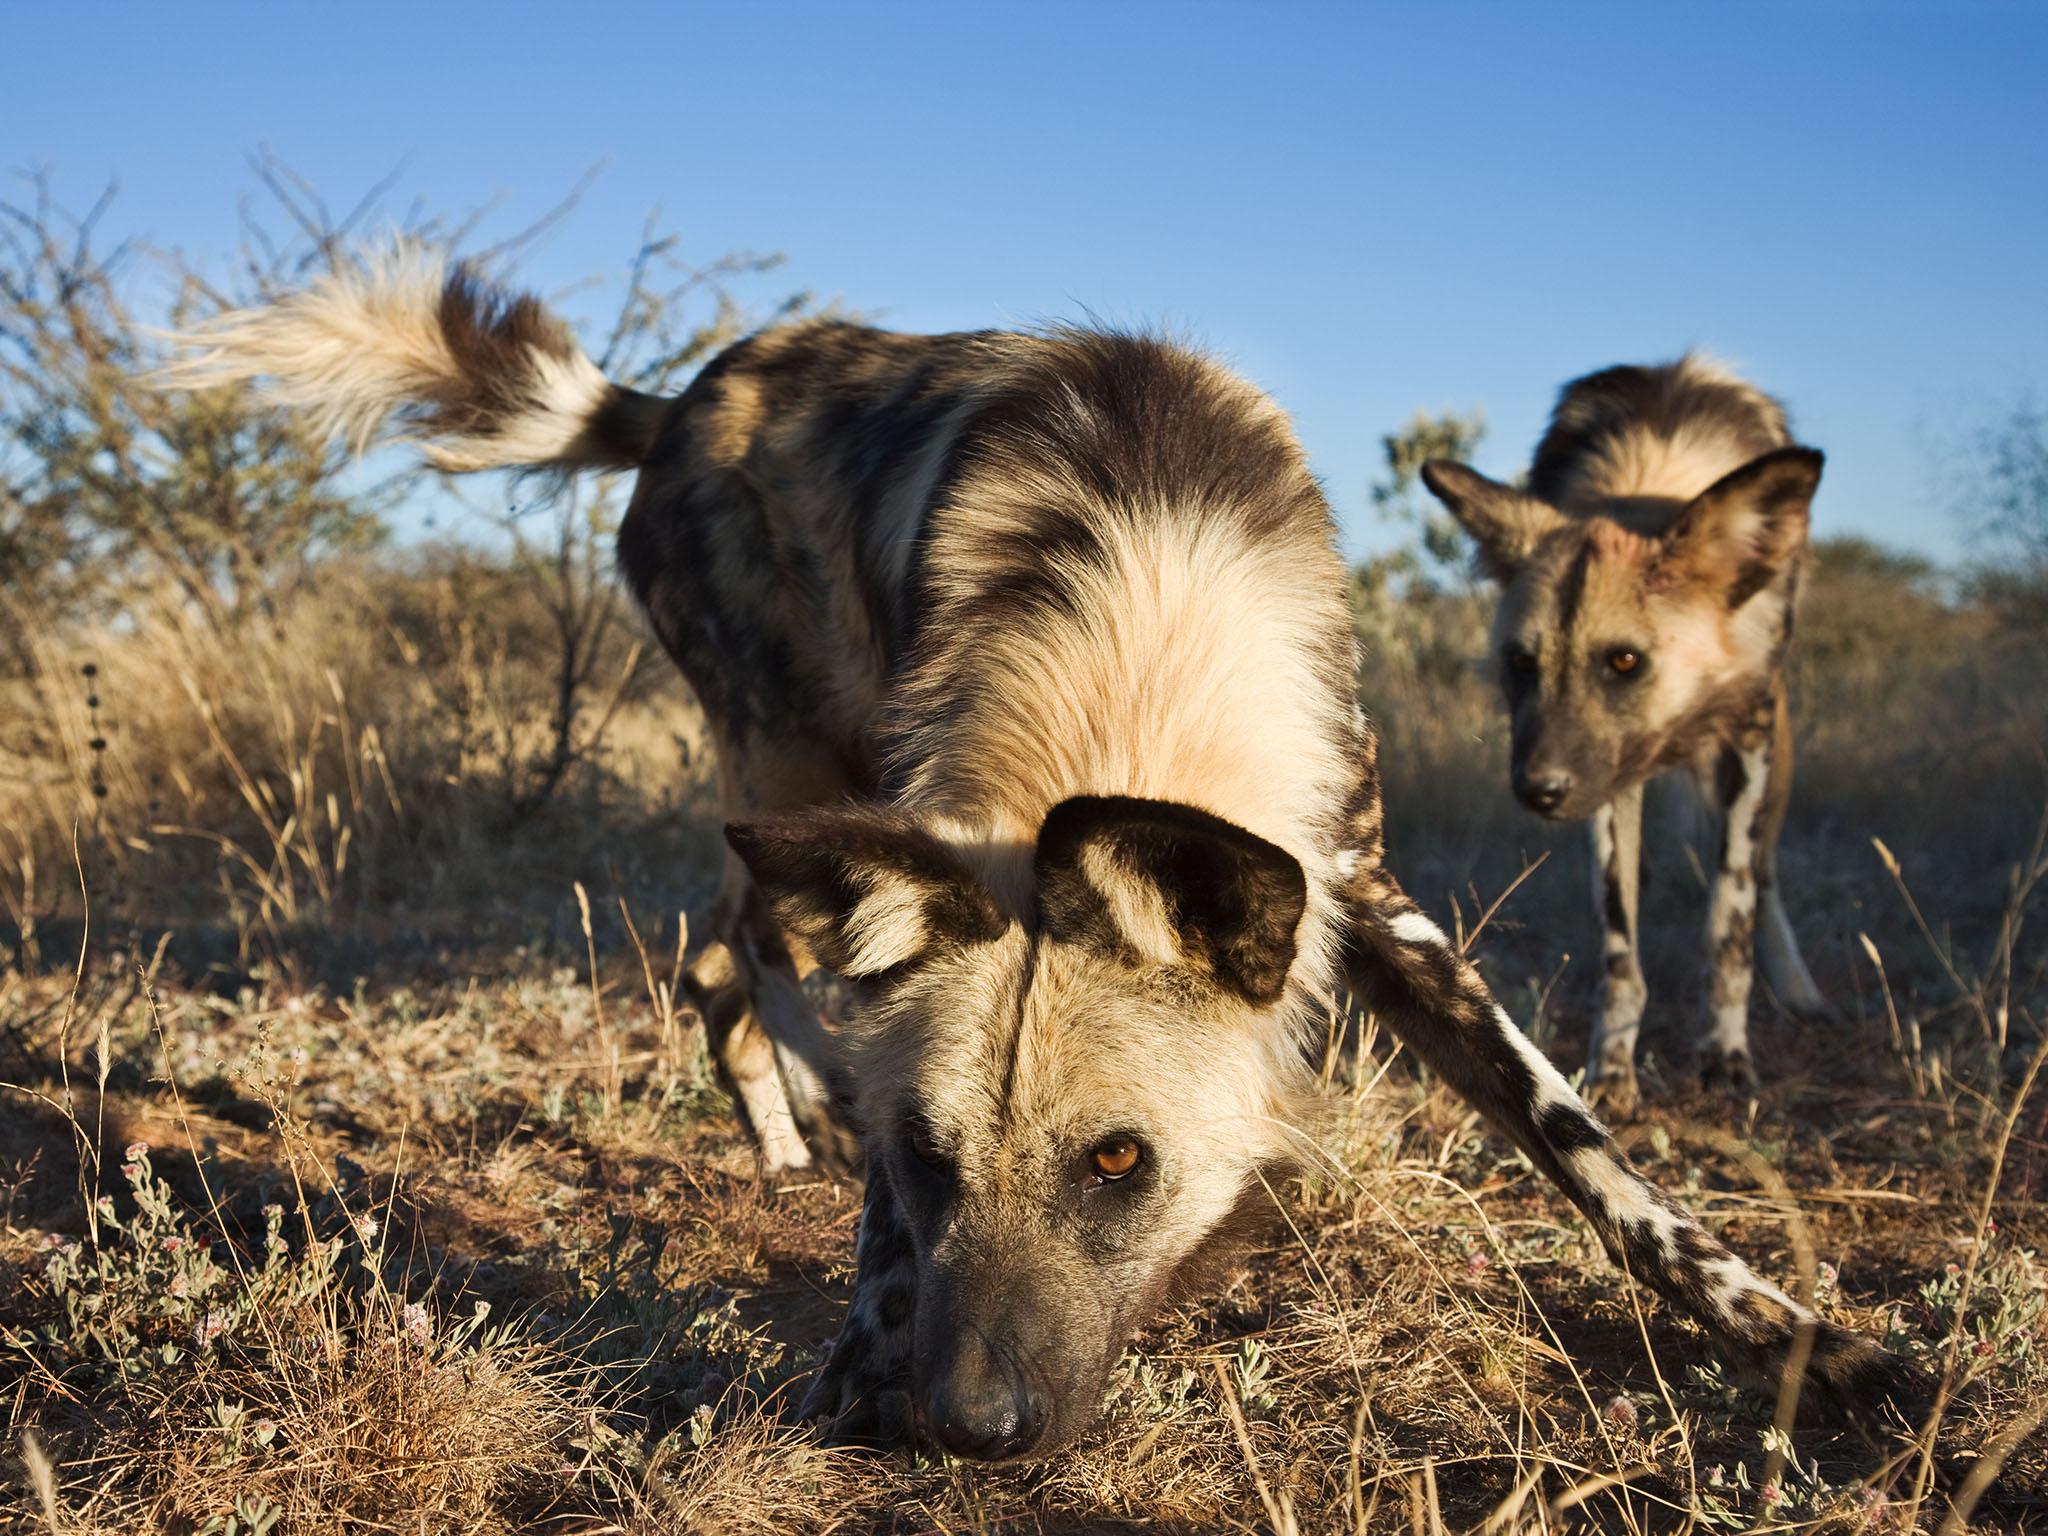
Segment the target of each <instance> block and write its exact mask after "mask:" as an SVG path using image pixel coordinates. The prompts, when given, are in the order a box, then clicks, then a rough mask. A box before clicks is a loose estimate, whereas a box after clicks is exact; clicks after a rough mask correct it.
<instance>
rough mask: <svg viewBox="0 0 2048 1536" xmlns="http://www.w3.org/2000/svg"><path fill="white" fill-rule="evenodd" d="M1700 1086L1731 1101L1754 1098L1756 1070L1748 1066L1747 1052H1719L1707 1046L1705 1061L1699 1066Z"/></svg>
mask: <svg viewBox="0 0 2048 1536" xmlns="http://www.w3.org/2000/svg"><path fill="white" fill-rule="evenodd" d="M1700 1086H1701V1087H1702V1088H1705V1089H1707V1090H1708V1091H1710V1092H1717V1093H1724V1094H1726V1095H1727V1096H1728V1097H1729V1098H1731V1099H1753V1098H1755V1097H1756V1089H1757V1078H1756V1068H1755V1067H1754V1066H1752V1065H1751V1064H1750V1060H1749V1052H1747V1051H1741V1050H1736V1051H1721V1050H1716V1049H1715V1048H1713V1047H1712V1046H1709V1047H1708V1048H1707V1054H1706V1059H1705V1060H1704V1061H1702V1062H1701V1064H1700Z"/></svg>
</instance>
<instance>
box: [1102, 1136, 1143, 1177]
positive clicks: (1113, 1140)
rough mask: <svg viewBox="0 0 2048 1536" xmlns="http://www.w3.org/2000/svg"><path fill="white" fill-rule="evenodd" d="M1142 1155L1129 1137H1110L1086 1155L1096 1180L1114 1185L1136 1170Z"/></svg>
mask: <svg viewBox="0 0 2048 1536" xmlns="http://www.w3.org/2000/svg"><path fill="white" fill-rule="evenodd" d="M1144 1155H1145V1154H1144V1151H1143V1149H1142V1148H1140V1147H1139V1145H1138V1144H1137V1142H1136V1141H1134V1140H1132V1139H1131V1138H1130V1137H1129V1136H1112V1137H1110V1138H1109V1140H1107V1141H1105V1142H1103V1143H1102V1145H1101V1146H1099V1147H1097V1148H1096V1149H1095V1150H1094V1151H1093V1152H1091V1153H1089V1154H1088V1163H1089V1167H1090V1169H1091V1170H1092V1171H1093V1173H1094V1175H1095V1177H1096V1178H1098V1179H1101V1180H1103V1181H1104V1182H1106V1183H1114V1182H1116V1180H1118V1179H1121V1178H1123V1177H1124V1176H1125V1175H1126V1174H1128V1173H1129V1172H1130V1171H1131V1170H1132V1169H1133V1168H1136V1167H1137V1166H1138V1164H1139V1162H1141V1161H1142V1160H1143V1158H1144Z"/></svg>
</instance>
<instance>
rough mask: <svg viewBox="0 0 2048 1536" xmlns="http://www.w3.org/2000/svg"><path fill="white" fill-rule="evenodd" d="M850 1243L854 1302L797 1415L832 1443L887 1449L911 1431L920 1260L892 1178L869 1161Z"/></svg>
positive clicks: (906, 1437)
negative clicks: (856, 1233)
mask: <svg viewBox="0 0 2048 1536" xmlns="http://www.w3.org/2000/svg"><path fill="white" fill-rule="evenodd" d="M870 1169H871V1172H870V1175H869V1178H868V1187H867V1197H866V1199H865V1200H864V1201H863V1202H862V1205H861V1212H860V1235H859V1237H858V1239H857V1240H856V1242H855V1244H854V1277H853V1301H852V1303H851V1304H850V1305H849V1306H848V1307H847V1309H846V1320H845V1321H844V1322H842V1323H841V1324H840V1326H839V1336H838V1337H837V1338H835V1339H834V1340H833V1341H832V1346H831V1349H830V1351H829V1352H828V1353H827V1355H826V1357H825V1363H824V1364H823V1365H821V1366H820V1367H819V1368H818V1373H817V1375H816V1376H814V1377H812V1378H811V1385H810V1389H809V1390H808V1391H807V1392H805V1394H804V1400H803V1405H802V1407H801V1408H799V1409H798V1410H797V1411H798V1413H799V1414H800V1415H801V1416H802V1417H803V1418H806V1419H814V1420H816V1421H817V1422H818V1424H819V1426H820V1428H821V1429H822V1430H823V1431H824V1433H825V1436H826V1438H827V1439H829V1440H834V1441H840V1442H846V1443H849V1444H875V1445H889V1444H894V1443H896V1442H897V1441H900V1440H905V1439H908V1438H909V1437H910V1433H911V1430H912V1428H913V1423H912V1417H913V1415H912V1408H911V1391H912V1387H913V1380H912V1358H911V1349H912V1344H913V1341H914V1339H915V1337H916V1332H917V1255H916V1251H915V1249H914V1248H913V1247H912V1245H911V1240H910V1233H909V1232H908V1230H906V1229H905V1227H904V1225H903V1222H902V1220H901V1219H900V1217H899V1216H898V1215H897V1212H896V1200H895V1197H894V1195H892V1194H891V1193H890V1191H889V1181H888V1179H887V1178H886V1177H885V1176H884V1175H883V1174H882V1173H881V1171H880V1169H879V1168H877V1167H875V1165H873V1164H870Z"/></svg>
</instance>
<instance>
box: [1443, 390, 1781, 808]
mask: <svg viewBox="0 0 2048 1536" xmlns="http://www.w3.org/2000/svg"><path fill="white" fill-rule="evenodd" d="M1422 474H1423V480H1424V481H1425V483H1426V484H1427V485H1428V486H1429V489H1430V490H1431V491H1432V492H1433V493H1434V494H1435V495H1436V497H1437V499H1438V500H1440V501H1441V502H1443V504H1444V505H1445V506H1446V507H1448V508H1449V509H1450V511H1451V514H1452V515H1453V516H1454V517H1456V518H1457V520H1458V522H1459V523H1460V524H1462V525H1463V526H1464V528H1465V530H1466V532H1468V533H1470V534H1471V535H1472V537H1473V539H1474V541H1475V542H1476V543H1477V545H1478V548H1479V556H1480V561H1481V563H1482V565H1483V566H1484V567H1485V569H1486V571H1487V573H1488V574H1489V575H1491V576H1492V577H1493V578H1494V579H1495V580H1496V581H1498V582H1499V583H1500V586H1501V601H1500V606H1499V608H1498V609H1497V610H1496V613H1495V618H1494V631H1493V647H1492V659H1493V665H1494V666H1495V668H1496V669H1497V674H1498V676H1499V679H1500V685H1501V690H1502V692H1503V693H1504V694H1505V695H1506V699H1507V705H1508V709H1509V712H1510V714H1511V716H1512V721H1513V724H1512V731H1511V747H1510V750H1511V754H1512V756H1511V764H1510V776H1511V779H1512V783H1513V787H1514V791H1515V795H1516V797H1517V798H1518V799H1520V800H1521V801H1522V803H1523V804H1524V805H1526V806H1528V807H1529V809H1531V810H1533V811H1536V812H1538V813H1539V814H1541V815H1544V816H1549V817H1553V818H1557V819H1560V820H1566V819H1577V818H1580V817H1584V816H1587V815H1589V814H1591V813H1592V811H1593V810H1595V809H1596V808H1597V807H1599V806H1600V805H1602V804H1604V803H1606V802H1607V801H1608V800H1609V799H1611V798H1612V797H1613V796H1614V795H1615V794H1617V793H1619V792H1620V791H1622V790H1624V789H1627V788H1629V787H1631V786H1632V785H1635V784H1639V783H1641V782H1643V781H1644V780H1645V779H1647V778H1649V777H1650V776H1652V775H1653V774H1656V773H1658V772H1661V771H1662V770H1664V769H1666V768H1669V767H1672V766H1673V765H1675V764H1677V763H1679V762H1682V761H1684V760H1685V759H1686V758H1687V757H1688V756H1689V755H1690V754H1691V753H1692V752H1694V751H1695V750H1696V749H1697V748H1698V747H1699V746H1700V745H1701V743H1702V741H1703V740H1704V739H1705V738H1706V737H1707V736H1708V735H1710V734H1711V733H1712V731H1713V730H1714V729H1715V728H1716V727H1717V726H1718V724H1719V723H1720V722H1721V721H1722V720H1723V719H1724V718H1725V717H1726V716H1727V715H1728V714H1729V713H1730V711H1731V709H1732V708H1735V707H1739V704H1740V703H1741V701H1742V698H1746V697H1747V695H1748V694H1749V693H1750V692H1753V691H1754V690H1755V689H1756V688H1757V687H1758V685H1759V680H1760V679H1762V678H1765V677H1767V676H1768V675H1769V672H1770V669H1771V668H1772V667H1773V666H1774V665H1775V664H1776V661H1777V659H1778V656H1779V655H1780V653H1781V652H1782V650H1783V647H1784V644H1785V641H1786V637H1787V635H1788V633H1789V626H1790V621H1791V612H1792V603H1793V598H1794V596H1795V588H1796V583H1797V579H1798V572H1799V566H1800V562H1801V557H1802V556H1803V554H1804V552H1805V549H1806V542H1807V522H1808V507H1809V503H1810V502H1811V501H1812V499H1813V495H1814V492H1815V490H1816V489H1817V488H1818V486H1819V484H1820V475H1821V455H1820V454H1819V453H1818V452H1817V451H1815V450H1814V449H1811V448H1801V447H1795V446H1789V445H1788V444H1787V440H1786V435H1785V428H1784V422H1783V417H1782V415H1781V414H1780V413H1779V412H1778V410H1777V407H1776V406H1775V404H1774V403H1772V402H1770V401H1769V400H1768V398H1767V397H1765V396H1762V395H1761V394H1759V393H1758V392H1756V391H1754V390H1751V389H1750V388H1749V387H1748V386H1746V385H1743V384H1741V383H1739V382H1738V381H1736V380H1734V379H1732V378H1729V377H1727V376H1725V375H1723V374H1721V373H1720V372H1719V371H1718V370H1717V369H1714V368H1713V367H1712V366H1711V365H1708V364H1704V363H1701V362H1699V361H1698V360H1696V359H1691V358H1688V359H1685V360H1683V361H1681V362H1679V363H1676V364H1672V365H1669V366H1667V367H1663V368H1613V369H1609V370H1607V371H1606V372H1604V373H1600V374H1594V375H1592V376H1590V377H1588V378H1586V379H1581V380H1579V381H1577V382H1575V383H1573V384H1571V385H1568V386H1566V389H1565V393H1564V397H1563V399H1562V400H1561V401H1560V403H1559V406H1558V411H1557V416H1556V418H1555V420H1554V421H1553V423H1552V426H1551V429H1550V432H1549V434H1548V435H1547V436H1546V437H1545V439H1544V442H1543V444H1542V446H1541V447H1540V448H1539V449H1538V452H1537V456H1536V462H1535V465H1534V467H1533V469H1532V471H1531V474H1530V477H1529V485H1528V488H1527V489H1519V488H1516V487H1513V486H1508V485H1503V484H1501V483H1500V482H1498V481H1494V480H1489V479H1488V478H1487V477H1486V476H1484V475H1482V474H1479V473H1478V472H1477V471H1475V470H1472V469H1469V468H1467V467H1466V466H1465V465H1462V464H1452V463H1442V462H1439V463H1432V464H1428V465H1426V466H1424V468H1423V472H1422ZM1737 696H1741V697H1737Z"/></svg>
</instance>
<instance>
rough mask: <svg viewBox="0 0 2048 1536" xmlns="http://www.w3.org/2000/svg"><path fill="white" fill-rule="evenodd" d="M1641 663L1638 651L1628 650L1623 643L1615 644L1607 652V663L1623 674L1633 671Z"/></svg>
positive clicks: (1641, 659)
mask: <svg viewBox="0 0 2048 1536" xmlns="http://www.w3.org/2000/svg"><path fill="white" fill-rule="evenodd" d="M1642 664H1643V658H1642V655H1641V654H1640V653H1639V652H1636V651H1632V650H1630V649H1629V648H1628V647H1627V646H1625V645H1617V646H1616V647H1615V648H1614V649H1613V650H1611V651H1609V652H1608V653H1607V665H1608V666H1609V667H1611V668H1612V669H1613V670H1614V671H1616V672H1619V673H1621V674H1622V675H1624V676H1626V675H1627V674H1628V673H1630V672H1633V671H1635V669H1636V668H1637V667H1639V666H1641V665H1642Z"/></svg>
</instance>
